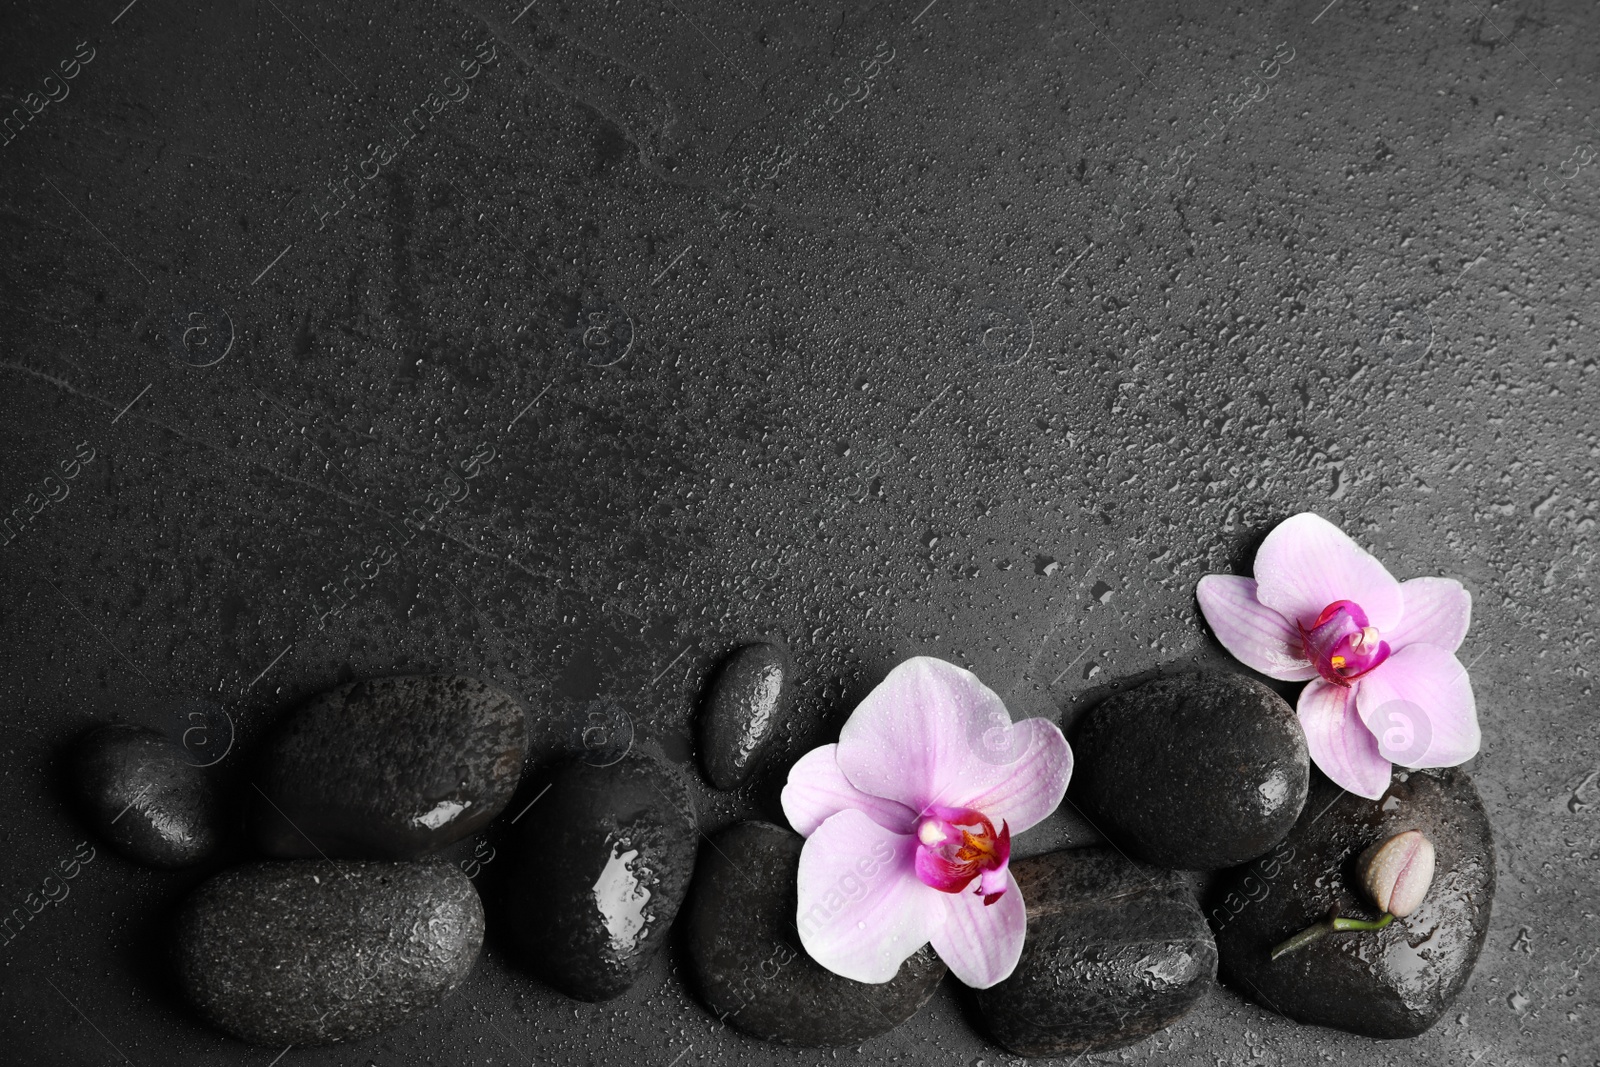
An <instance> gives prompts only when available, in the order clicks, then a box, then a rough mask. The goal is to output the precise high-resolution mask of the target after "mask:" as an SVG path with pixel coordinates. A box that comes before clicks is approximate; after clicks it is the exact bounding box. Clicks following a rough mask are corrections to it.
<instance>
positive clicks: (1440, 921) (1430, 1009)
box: [1206, 768, 1495, 1038]
mask: <svg viewBox="0 0 1600 1067" xmlns="http://www.w3.org/2000/svg"><path fill="white" fill-rule="evenodd" d="M1404 830H1420V831H1422V833H1423V834H1424V835H1425V836H1426V837H1427V838H1428V839H1429V840H1430V841H1432V842H1433V846H1434V850H1435V856H1434V875H1433V883H1432V886H1431V887H1430V888H1429V890H1428V895H1427V896H1426V897H1425V898H1424V899H1423V902H1422V905H1421V907H1419V908H1418V909H1417V910H1416V911H1415V912H1413V913H1412V914H1410V915H1408V916H1407V917H1406V918H1404V919H1396V920H1395V921H1394V922H1393V923H1391V924H1390V925H1389V926H1388V927H1387V928H1385V929H1383V930H1377V931H1369V932H1362V933H1342V934H1330V935H1328V936H1326V937H1324V938H1322V939H1321V940H1320V941H1314V942H1312V943H1311V944H1310V945H1307V946H1305V947H1304V948H1302V949H1300V950H1299V951H1297V952H1294V953H1291V954H1289V955H1286V956H1283V957H1280V958H1279V959H1277V960H1273V959H1271V951H1272V948H1273V946H1274V945H1276V944H1278V943H1279V942H1280V941H1282V940H1284V939H1285V938H1287V937H1289V936H1290V935H1291V934H1295V933H1298V932H1299V931H1300V930H1303V929H1305V928H1306V927H1307V926H1310V925H1311V924H1312V923H1314V922H1317V921H1319V920H1321V919H1324V918H1326V917H1327V916H1328V914H1329V912H1330V910H1331V911H1337V913H1338V914H1340V915H1345V916H1353V917H1357V918H1364V919H1375V918H1377V917H1378V913H1377V910H1376V909H1375V908H1374V907H1373V905H1372V903H1371V901H1369V900H1367V899H1366V897H1365V896H1364V894H1363V893H1362V892H1361V889H1360V882H1359V880H1358V878H1357V874H1356V870H1355V862H1356V859H1357V857H1359V856H1360V855H1361V852H1362V850H1364V849H1365V848H1366V847H1367V846H1368V845H1371V844H1374V843H1376V842H1379V841H1383V840H1385V839H1387V838H1389V837H1391V836H1393V835H1394V834H1397V833H1400V832H1401V831H1404ZM1273 859H1274V864H1273V865H1272V868H1271V869H1268V870H1263V869H1262V868H1263V865H1262V864H1260V863H1257V864H1251V865H1247V866H1245V867H1241V868H1239V869H1237V870H1234V871H1229V872H1227V873H1226V874H1225V875H1223V876H1222V877H1221V878H1220V879H1219V880H1218V881H1217V883H1216V884H1215V885H1214V886H1213V888H1212V891H1211V892H1210V893H1209V894H1208V895H1207V900H1206V910H1207V914H1208V915H1209V916H1211V918H1212V921H1213V924H1214V925H1215V926H1216V927H1217V948H1218V950H1219V952H1220V955H1221V973H1222V979H1223V981H1224V982H1226V983H1228V984H1230V985H1233V986H1235V987H1236V988H1237V989H1238V990H1239V992H1240V993H1242V994H1244V995H1245V996H1247V997H1250V998H1251V999H1253V1000H1255V1001H1256V1002H1257V1003H1259V1004H1261V1005H1263V1006H1264V1007H1267V1008H1269V1009H1270V1010H1272V1011H1275V1012H1279V1013H1281V1014H1283V1015H1287V1016H1288V1017H1289V1018H1291V1019H1294V1020H1296V1021H1298V1022H1303V1023H1314V1024H1317V1025H1320V1026H1331V1027H1333V1028H1335V1029H1338V1030H1348V1031H1350V1032H1351V1033H1354V1034H1361V1035H1363V1036H1366V1037H1376V1038H1404V1037H1415V1036H1416V1035H1418V1034H1420V1033H1422V1032H1423V1031H1425V1030H1427V1029H1428V1028H1429V1027H1430V1026H1432V1025H1433V1024H1434V1023H1436V1022H1438V1021H1439V1019H1440V1018H1441V1017H1442V1016H1443V1015H1444V1013H1445V1012H1446V1011H1447V1010H1448V1009H1449V1007H1450V1004H1451V1002H1452V1001H1453V1000H1454V999H1455V998H1456V995H1457V994H1459V993H1460V992H1461V990H1462V989H1463V988H1464V987H1465V986H1466V984H1467V980H1468V979H1469V978H1470V977H1471V975H1472V968H1473V966H1474V965H1475V964H1476V963H1477V959H1478V952H1479V950H1480V949H1482V947H1483V941H1484V937H1485V936H1486V935H1487V933H1488V930H1489V911H1490V907H1491V905H1492V903H1493V900H1494V887H1495V857H1494V835H1493V831H1492V830H1491V828H1490V825H1489V818H1488V816H1487V814H1485V812H1484V809H1483V803H1482V801H1481V800H1479V798H1478V791H1477V789H1476V788H1474V786H1473V784H1472V780H1471V778H1470V777H1469V776H1468V775H1467V773H1466V772H1465V771H1462V770H1459V769H1451V770H1444V771H1410V772H1407V771H1404V770H1401V769H1398V768H1397V769H1396V772H1395V776H1394V781H1392V782H1391V783H1390V785H1389V789H1388V791H1387V792H1386V793H1385V794H1384V795H1383V796H1382V797H1381V798H1380V799H1378V800H1368V799H1366V798H1365V797H1359V796H1356V795H1355V794H1353V793H1347V792H1344V791H1343V790H1341V789H1340V788H1339V787H1338V786H1336V785H1334V784H1333V783H1332V782H1329V781H1328V780H1327V779H1325V778H1323V777H1322V776H1321V775H1320V774H1319V775H1317V776H1316V782H1315V784H1314V785H1313V787H1312V789H1311V796H1310V798H1309V799H1308V801H1307V802H1306V810H1305V814H1304V815H1303V816H1302V817H1301V819H1300V822H1299V823H1298V824H1296V826H1295V828H1294V830H1293V831H1292V832H1291V833H1290V834H1289V836H1288V837H1287V838H1285V839H1284V841H1283V844H1282V845H1281V846H1279V848H1278V849H1276V850H1274V853H1273Z"/></svg>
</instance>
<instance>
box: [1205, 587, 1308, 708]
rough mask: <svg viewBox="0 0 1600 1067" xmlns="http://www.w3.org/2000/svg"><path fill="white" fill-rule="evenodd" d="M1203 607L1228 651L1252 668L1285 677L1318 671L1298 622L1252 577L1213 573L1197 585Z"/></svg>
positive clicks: (1300, 677)
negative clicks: (1268, 601)
mask: <svg viewBox="0 0 1600 1067" xmlns="http://www.w3.org/2000/svg"><path fill="white" fill-rule="evenodd" d="M1195 596H1197V597H1198V598H1199V600H1200V613H1201V614H1202V615H1204V616H1205V617H1206V622H1207V623H1209V624H1210V625H1211V632H1212V633H1214V634H1216V635H1217V640H1218V641H1221V642H1222V647H1223V648H1225V649H1227V650H1228V653H1229V655H1231V656H1233V658H1234V659H1236V660H1238V661H1239V662H1240V663H1243V664H1244V665H1245V666H1246V667H1249V668H1250V669H1251V670H1254V671H1260V672H1261V673H1262V674H1264V675H1266V676H1267V677H1268V678H1277V679H1278V680H1279V681H1284V682H1303V681H1305V680H1306V679H1308V678H1315V677H1316V676H1317V668H1316V667H1315V666H1313V665H1312V663H1311V661H1310V660H1308V659H1306V657H1305V652H1304V649H1303V648H1302V647H1301V642H1300V631H1299V630H1298V629H1296V628H1295V625H1294V623H1292V622H1290V621H1289V620H1288V619H1285V618H1284V617H1283V616H1282V615H1280V614H1278V613H1277V612H1276V611H1274V610H1272V609H1271V608H1269V607H1267V606H1266V605H1265V604H1263V603H1261V601H1260V600H1258V599H1257V598H1256V582H1255V579H1253V578H1238V577H1235V576H1233V575H1231V574H1208V575H1206V576H1205V577H1204V578H1201V579H1200V584H1199V585H1198V586H1197V587H1196V588H1195Z"/></svg>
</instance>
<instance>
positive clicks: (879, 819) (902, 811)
mask: <svg viewBox="0 0 1600 1067" xmlns="http://www.w3.org/2000/svg"><path fill="white" fill-rule="evenodd" d="M838 749H839V746H838V745H823V746H822V747H821V748H814V749H812V750H811V751H810V752H807V753H806V754H805V755H804V756H801V757H800V759H799V761H798V762H797V763H796V764H795V765H794V766H793V767H792V768H791V769H790V770H789V782H788V784H787V785H785V786H784V787H783V796H782V804H783V814H784V817H785V818H787V819H788V820H789V825H790V826H793V827H794V828H795V831H796V832H797V833H799V834H800V835H801V836H802V837H810V836H811V834H812V833H813V832H814V831H815V830H816V828H817V827H819V826H821V825H822V824H823V823H824V822H825V821H827V819H828V817H829V816H831V815H837V814H838V813H839V812H841V811H848V810H850V809H855V810H857V811H863V812H865V813H866V814H867V815H868V817H870V818H871V819H872V821H873V822H875V823H877V824H878V825H879V826H882V827H883V828H885V829H887V830H893V831H894V832H895V833H897V834H909V833H910V832H911V831H912V830H913V829H915V828H916V824H917V813H916V812H914V811H912V810H911V809H910V808H908V807H906V806H905V805H904V804H899V803H896V802H895V801H893V800H885V799H883V798H882V797H875V796H872V795H871V794H870V793H863V792H862V791H861V790H859V789H857V788H856V787H855V786H853V785H851V784H850V779H848V778H846V777H845V776H844V772H843V771H841V770H840V769H839V761H838V760H837V759H836V758H835V756H836V753H837V752H838Z"/></svg>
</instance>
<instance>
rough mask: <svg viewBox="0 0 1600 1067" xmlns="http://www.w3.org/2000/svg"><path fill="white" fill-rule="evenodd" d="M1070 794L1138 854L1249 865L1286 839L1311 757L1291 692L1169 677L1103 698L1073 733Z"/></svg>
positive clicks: (1233, 679)
mask: <svg viewBox="0 0 1600 1067" xmlns="http://www.w3.org/2000/svg"><path fill="white" fill-rule="evenodd" d="M1072 749H1073V753H1074V755H1075V757H1076V762H1075V765H1074V771H1073V779H1072V796H1073V797H1074V799H1076V800H1077V801H1078V803H1080V804H1081V805H1082V806H1083V808H1084V810H1085V812H1086V813H1087V814H1088V815H1089V816H1090V817H1091V818H1092V819H1093V820H1094V823H1095V825H1096V826H1097V827H1098V828H1099V829H1100V830H1101V832H1103V833H1105V834H1106V835H1107V836H1108V837H1110V838H1111V840H1113V841H1115V842H1116V843H1117V845H1118V846H1120V847H1121V848H1122V849H1123V850H1124V851H1125V852H1127V853H1128V854H1129V855H1130V856H1132V857H1133V858H1134V859H1138V860H1142V861H1144V862H1147V863H1153V864H1156V865H1158V866H1163V867H1176V868H1179V869H1181V870H1216V869H1219V868H1223V867H1230V866H1233V865H1234V864H1238V863H1243V862H1244V861H1246V860H1249V859H1253V858H1254V857H1256V856H1259V855H1261V854H1262V853H1263V852H1266V851H1267V850H1268V849H1270V848H1271V847H1272V846H1273V845H1275V844H1277V843H1278V842H1279V841H1280V840H1282V839H1283V835H1284V834H1286V833H1288V832H1289V827H1291V826H1293V825H1294V821H1295V819H1296V818H1297V817H1299V815H1300V809H1301V807H1302V805H1304V803H1305V798H1306V788H1307V781H1308V775H1309V768H1310V759H1309V756H1308V754H1307V752H1306V742H1305V734H1304V732H1303V731H1302V730H1301V729H1300V723H1299V720H1298V719H1297V718H1296V717H1295V712H1294V709H1293V708H1291V707H1290V706H1289V705H1288V704H1287V703H1286V702H1285V701H1284V700H1283V698H1282V697H1280V696H1278V694H1276V693H1274V692H1273V691H1272V690H1271V689H1268V688H1267V687H1266V686H1265V685H1262V684H1261V683H1260V682H1257V681H1255V680H1253V679H1251V678H1247V677H1245V676H1244V675H1240V674H1226V673H1221V672H1217V673H1205V674H1189V675H1180V676H1177V677H1173V678H1160V679H1157V680H1156V681H1153V682H1146V683H1145V684H1144V685H1141V686H1139V687H1137V688H1135V689H1130V690H1129V691H1127V692H1125V693H1119V694H1117V695H1115V696H1113V697H1111V698H1110V699H1108V700H1106V701H1105V702H1104V703H1102V704H1101V705H1100V706H1098V707H1096V708H1095V709H1094V710H1093V711H1091V712H1090V713H1089V715H1088V718H1087V721H1086V722H1085V723H1084V725H1083V727H1082V729H1081V730H1080V731H1079V732H1078V734H1077V736H1076V737H1075V738H1074V739H1073V742H1072Z"/></svg>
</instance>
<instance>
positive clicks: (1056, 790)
mask: <svg viewBox="0 0 1600 1067" xmlns="http://www.w3.org/2000/svg"><path fill="white" fill-rule="evenodd" d="M991 739H992V738H991ZM1001 745H1002V746H1004V747H1006V748H1009V749H1011V750H1013V751H1015V752H1017V756H1016V758H1015V759H1014V760H1012V761H1011V762H1010V763H1008V764H1005V765H1004V766H1005V767H1006V769H1007V771H1008V774H1007V776H1006V777H1004V778H1002V779H1001V780H1000V781H998V782H996V783H994V784H993V785H991V786H989V787H988V788H987V789H984V790H982V791H981V792H978V793H976V794H975V795H973V796H971V797H968V798H967V800H966V806H967V807H971V808H976V809H977V810H978V811H981V812H983V813H984V814H985V815H987V816H988V817H989V818H990V820H991V821H993V822H997V823H1003V824H1007V825H1009V826H1010V828H1011V832H1012V833H1014V834H1020V833H1022V832H1023V831H1024V830H1027V829H1030V828H1032V827H1033V826H1036V825H1037V824H1039V823H1040V822H1042V821H1044V819H1045V817H1046V816H1048V815H1049V814H1050V813H1051V812H1053V811H1055V810H1056V809H1057V808H1059V807H1060V806H1061V798H1062V797H1064V796H1066V795H1067V782H1068V781H1069V780H1070V779H1071V778H1072V747H1071V746H1070V745H1068V744H1067V739H1066V737H1065V736H1063V735H1062V733H1061V727H1059V726H1057V725H1056V724H1055V723H1053V722H1051V721H1050V720H1049V719H1043V718H1038V719H1024V720H1022V721H1021V722H1019V723H1017V724H1016V725H1015V726H1013V727H1012V728H1011V730H1010V731H1009V733H1008V734H1007V736H1006V738H1005V740H1004V741H1002V742H1001ZM979 747H980V751H982V752H983V753H984V754H985V755H987V756H989V757H993V755H994V746H988V745H986V744H980V746H979Z"/></svg>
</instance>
